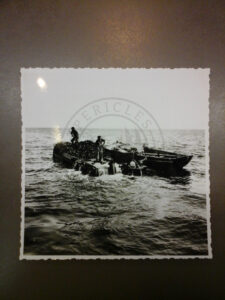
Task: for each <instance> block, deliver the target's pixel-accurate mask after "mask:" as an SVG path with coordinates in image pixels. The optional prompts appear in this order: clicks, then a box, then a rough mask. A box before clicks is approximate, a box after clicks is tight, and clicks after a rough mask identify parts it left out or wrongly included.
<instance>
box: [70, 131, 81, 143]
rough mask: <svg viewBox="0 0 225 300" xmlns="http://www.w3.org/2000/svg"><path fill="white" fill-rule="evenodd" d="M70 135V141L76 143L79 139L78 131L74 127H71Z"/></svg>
mask: <svg viewBox="0 0 225 300" xmlns="http://www.w3.org/2000/svg"><path fill="white" fill-rule="evenodd" d="M70 133H71V135H72V140H71V143H72V144H73V145H74V144H77V143H78V140H79V134H78V132H77V131H76V129H75V128H74V127H72V128H71V132H70Z"/></svg>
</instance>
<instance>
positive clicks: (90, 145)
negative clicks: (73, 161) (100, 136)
mask: <svg viewBox="0 0 225 300" xmlns="http://www.w3.org/2000/svg"><path fill="white" fill-rule="evenodd" d="M96 152H97V147H96V144H95V143H94V142H92V141H89V140H87V141H81V142H79V143H75V144H72V143H69V142H66V143H58V144H56V145H55V147H54V153H55V154H59V155H60V154H63V153H67V154H69V155H71V156H73V157H74V158H79V159H84V160H89V159H93V158H96Z"/></svg>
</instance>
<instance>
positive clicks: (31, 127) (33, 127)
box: [24, 126, 206, 131]
mask: <svg viewBox="0 0 225 300" xmlns="http://www.w3.org/2000/svg"><path fill="white" fill-rule="evenodd" d="M24 128H25V129H55V128H57V129H63V130H64V129H66V127H59V126H53V127H46V126H42V127H35V126H29V127H24ZM70 129H71V128H68V130H70ZM83 129H85V128H84V127H81V128H79V129H77V130H83ZM124 129H130V130H134V129H136V128H100V127H94V128H86V130H124ZM142 130H157V131H158V130H159V129H157V128H147V129H144V128H143V129H142ZM160 130H206V128H160Z"/></svg>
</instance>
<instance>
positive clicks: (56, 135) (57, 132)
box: [54, 125, 62, 143]
mask: <svg viewBox="0 0 225 300" xmlns="http://www.w3.org/2000/svg"><path fill="white" fill-rule="evenodd" d="M54 138H55V142H56V143H61V142H62V134H61V131H60V128H59V126H58V125H57V126H55V127H54Z"/></svg>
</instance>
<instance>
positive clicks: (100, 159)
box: [95, 135, 105, 163]
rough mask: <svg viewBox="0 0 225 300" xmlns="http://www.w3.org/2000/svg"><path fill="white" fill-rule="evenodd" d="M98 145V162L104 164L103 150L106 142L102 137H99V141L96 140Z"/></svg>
mask: <svg viewBox="0 0 225 300" xmlns="http://www.w3.org/2000/svg"><path fill="white" fill-rule="evenodd" d="M95 143H96V145H97V158H96V160H97V161H98V162H100V163H102V162H103V149H104V145H105V140H104V139H102V137H101V136H100V135H99V136H98V138H97V140H96V142H95Z"/></svg>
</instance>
